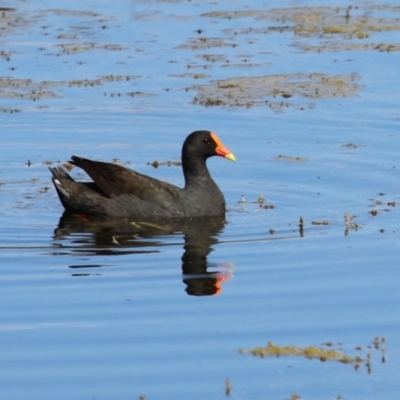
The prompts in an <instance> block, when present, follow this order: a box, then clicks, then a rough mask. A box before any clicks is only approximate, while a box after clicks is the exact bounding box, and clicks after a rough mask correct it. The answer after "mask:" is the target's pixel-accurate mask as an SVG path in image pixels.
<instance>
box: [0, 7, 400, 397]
mask: <svg viewBox="0 0 400 400" xmlns="http://www.w3.org/2000/svg"><path fill="white" fill-rule="evenodd" d="M379 4H381V3H379V2H375V3H371V4H369V5H365V4H364V3H361V2H360V3H358V8H355V7H354V8H353V9H351V10H350V11H349V12H350V17H349V18H347V20H346V17H345V16H346V10H347V6H348V4H347V3H343V4H341V3H340V4H339V3H337V2H335V4H334V5H333V6H334V7H343V8H341V9H339V10H338V11H337V13H338V14H339V15H343V16H344V17H343V18H344V20H345V21H347V22H345V24H344V25H343V26H346V27H348V26H351V23H352V18H356V17H357V16H364V15H368V17H369V18H378V17H385V18H387V19H388V20H387V21H386V22H385V23H387V24H389V25H390V26H391V27H392V28H391V29H390V30H382V29H381V32H379V31H377V30H374V29H372V28H371V30H370V31H367V27H366V26H362V29H361V28H359V31H357V32H356V33H353V35H355V36H356V35H357V34H358V35H360V33H359V32H360V30H362V32H365V31H367V33H368V37H365V38H363V39H357V38H356V37H355V36H354V37H353V38H349V37H347V36H346V35H347V33H346V34H345V35H344V36H343V35H342V34H333V33H332V30H328V29H327V28H326V26H325V28H324V29H325V30H322V31H321V30H318V29H320V27H319V25H318V24H317V27H313V29H311V28H310V26H309V25H300V22H299V20H298V19H296V18H297V17H296V18H294V17H291V15H295V16H298V15H301V14H302V12H306V14H307V15H308V18H306V17H304V18H303V19H302V20H301V21H303V22H304V21H308V22H309V21H321V18H320V16H321V14H320V13H321V12H322V11H321V10H319V9H314V8H313V9H309V8H305V7H306V6H310V5H311V4H309V3H308V2H306V1H304V2H291V1H287V2H284V3H282V5H281V6H280V7H283V8H285V9H286V10H285V12H283V13H282V12H280V11H279V12H277V11H274V13H272V14H273V15H272V16H271V12H269V13H267V14H265V13H264V14H263V13H262V12H261V11H263V12H264V11H265V10H270V9H272V7H275V6H272V5H271V4H269V3H268V2H261V1H254V2H252V3H251V4H248V3H247V4H244V3H242V2H239V1H237V2H230V3H218V2H162V1H159V2H157V1H143V2H136V1H123V2H118V4H110V3H109V2H106V1H101V2H99V1H97V2H91V1H86V0H85V1H81V2H79V3H78V2H75V1H73V2H69V3H68V4H65V5H62V7H61V6H58V8H57V9H54V4H52V2H47V1H36V2H34V3H33V2H30V1H27V2H19V1H8V2H6V4H4V7H10V8H13V9H14V11H12V10H5V11H1V10H0V15H1V12H3V17H2V20H0V28H1V29H2V30H1V32H2V34H1V36H0V39H1V41H0V43H1V48H0V52H1V51H3V52H4V53H1V55H0V79H1V81H0V82H1V85H0V108H1V109H2V110H3V111H4V112H2V113H1V126H2V133H1V138H2V141H1V142H2V144H1V146H0V154H1V159H2V173H1V175H0V182H1V186H0V196H1V200H2V209H1V212H0V285H1V290H0V300H1V303H2V304H3V307H2V309H1V311H0V337H1V340H0V348H1V354H2V357H1V361H0V369H1V372H2V373H1V374H0V387H1V391H2V397H4V398H10V399H37V398H40V399H54V398H57V399H85V398H88V399H93V398H96V399H130V398H139V396H141V395H142V396H145V397H146V398H148V399H157V398H168V399H169V398H182V399H184V398H191V399H205V398H207V399H208V398H212V399H222V398H226V397H227V396H229V397H232V398H235V399H250V398H252V399H264V398H270V399H283V398H290V397H292V398H295V397H294V396H295V395H299V396H301V398H304V399H328V398H344V399H376V398H378V397H379V398H380V399H392V398H395V397H396V396H397V388H398V386H397V378H398V374H399V369H400V339H399V337H398V331H399V329H400V318H399V314H400V313H399V311H400V294H399V291H398V290H397V286H398V285H397V283H398V280H399V278H400V273H399V272H398V270H397V267H396V266H397V264H398V253H399V244H400V241H399V238H398V232H397V226H398V202H399V189H398V185H399V179H398V171H397V170H398V165H397V158H398V157H397V155H398V154H399V150H400V148H399V147H400V144H399V143H400V142H399V140H398V135H399V124H400V112H399V109H398V104H399V97H400V95H399V93H400V90H399V81H398V65H399V62H400V60H399V53H398V51H397V50H395V49H396V45H397V44H398V43H400V36H399V29H398V28H397V24H398V18H400V9H398V7H397V8H395V7H389V6H388V5H387V4H386V5H384V6H383V5H381V6H378V5H379ZM382 4H383V3H382ZM313 5H314V6H315V5H318V4H317V3H313ZM320 5H321V6H322V5H325V6H326V5H327V4H326V2H324V3H322V2H321V3H320ZM394 6H396V4H394ZM292 7H298V8H299V10H295V12H293V10H292ZM249 10H250V11H251V10H257V13H254V12H250V13H247V14H246V15H241V16H240V17H237V16H236V15H234V16H232V15H231V16H230V18H226V15H225V14H213V15H208V13H211V12H216V11H219V12H221V11H224V12H228V11H229V12H231V11H241V12H244V11H246V12H248V11H249ZM323 12H324V13H325V14H323V15H324V17H325V19H326V20H328V21H330V23H333V22H335V23H336V24H338V21H336V20H333V19H332V18H333V16H334V15H336V14H337V13H336V12H333V11H332V9H329V8H328V9H323ZM292 13H293V14H292ZM204 14H206V15H204ZM282 14H283V16H284V17H285V18H284V19H283V20H282ZM330 18H331V20H330ZM6 19H7V20H6ZM303 22H301V23H303ZM373 22H374V23H377V22H376V20H373ZM292 26H296V27H297V29H295V30H293V29H292V28H291V27H292ZM370 26H373V24H372V23H371V24H370ZM277 27H279V29H276V28H277ZM285 27H287V28H285ZM300 28H301V29H300ZM306 28H307V29H308V30H307V32H309V33H308V35H305V34H304V29H306ZM381 28H382V27H381ZM336 30H337V31H338V32H340V30H338V29H336ZM200 31H201V32H200ZM199 32H200V33H199ZM321 32H322V33H321ZM346 32H348V30H347V31H346ZM334 42H335V43H337V42H339V43H341V45H340V46H339V45H337V44H336V45H335V46H336V48H335V49H336V50H335V51H333V50H332V46H333V44H332V43H334ZM360 43H361V44H364V45H367V46H365V50H360V49H359V48H358V47H357V46H358V45H359V44H360ZM200 44H202V45H203V46H199V45H200ZM204 44H207V46H205V45H204ZM370 44H376V46H375V48H374V47H373V46H369V45H370ZM388 44H391V45H392V46H394V47H393V49H394V50H393V51H380V50H379V49H380V48H378V47H377V46H379V45H385V46H388ZM61 45H62V46H61ZM356 45H357V46H356ZM307 46H308V47H309V46H325V47H324V48H323V51H322V50H321V49H320V51H309V50H305V48H306V47H307ZM333 47H334V46H333ZM347 48H348V49H347ZM278 74H280V75H282V76H283V75H285V77H284V80H283V81H279V82H278V83H274V85H273V89H275V88H276V90H278V91H277V92H276V94H275V97H274V94H271V92H269V91H268V90H270V89H269V87H268V90H267V85H266V87H265V88H264V87H262V88H260V87H259V83H258V81H257V84H256V85H255V86H254V80H252V79H249V78H254V77H260V76H268V77H270V76H277V75H278ZM310 74H323V76H324V79H325V78H326V79H327V81H326V82H328V81H329V82H331V86H330V87H329V88H328V89H330V90H327V86H328V85H327V84H326V85H321V86H318V87H316V86H315V85H314V84H315V82H313V81H312V80H311V79H310V80H307V76H308V75H310ZM282 76H279V78H282ZM338 76H341V78H340V80H343V79H347V78H346V77H347V76H353V78H349V79H353V81H351V80H349V81H347V80H344V81H343V82H342V81H340V82H339V78H337V77H338ZM335 77H336V78H335ZM233 78H241V79H242V80H240V84H238V83H237V82H238V81H235V85H238V86H235V85H233V84H232V82H231V81H229V83H227V82H226V79H233ZM243 78H245V79H243ZM26 79H30V80H31V81H29V82H27V81H26ZM217 80H222V81H219V83H217V91H215V90H214V89H213V90H214V92H211V93H210V92H207V91H206V90H207V87H208V86H207V87H202V88H201V89H198V88H196V87H195V86H197V85H210V84H213V85H215V82H216V81H217ZM293 81H295V84H294V85H291V83H293ZM296 82H297V83H296ZM332 82H333V83H332ZM353 84H356V85H357V86H356V87H354V88H353V89H352V90H351V91H349V92H346V93H345V94H343V93H342V92H340V93H341V95H340V96H339V97H338V96H336V94H337V93H339V92H338V91H339V89H340V90H342V89H341V86H348V87H350V86H351V85H353ZM229 85H230V86H229ZM241 85H242V86H241ZM352 87H353V86H352ZM213 88H214V86H213ZM249 88H251V90H250V89H249ZM220 89H221V91H222V92H218V90H220ZM225 89H226V90H232V92H224V90H225ZM242 89H243V90H245V91H246V90H248V92H246V96H248V98H247V97H246V98H245V103H246V104H245V105H244V103H243V104H242V103H240V104H236V102H235V100H236V99H238V98H240V96H242V95H243V94H242V95H240V96H239V94H238V93H239V92H238V91H236V90H239V91H240V90H242ZM261 89H263V90H264V89H265V91H263V90H261ZM317 89H318V90H317ZM202 90H205V92H202ZM260 92H261V94H260ZM203 93H206V96H211V95H212V96H214V95H215V96H216V97H212V98H208V100H207V101H208V103H207V104H208V106H207V107H205V106H204V105H201V104H199V103H198V102H196V100H195V97H199V96H201V95H202V94H203ZM242 93H243V92H242ZM321 93H325V94H324V96H322V95H321ZM218 96H219V97H218ZM288 96H289V97H288ZM230 99H233V102H231V100H230ZM221 101H223V102H224V103H221ZM196 129H211V130H213V131H215V132H217V133H218V135H219V136H220V138H221V139H222V141H223V142H224V144H226V145H227V146H228V147H229V148H230V149H231V150H232V151H233V152H234V153H235V155H236V157H237V160H238V161H237V162H236V163H230V162H226V161H225V160H222V159H212V160H210V161H209V168H210V170H211V172H212V175H213V177H214V178H215V180H216V181H217V182H218V184H219V186H220V187H221V189H222V191H223V192H224V194H225V197H226V200H227V205H228V213H227V220H228V223H227V224H226V225H222V226H219V227H218V229H216V230H212V231H210V232H206V229H199V231H201V232H202V235H195V234H193V233H191V234H188V232H187V231H185V229H184V228H182V229H181V231H178V232H171V230H170V229H164V230H161V231H159V230H155V231H154V230H153V231H152V232H151V233H149V232H148V231H147V233H143V231H140V232H136V233H132V232H125V231H124V229H123V228H121V227H118V228H115V227H114V228H112V229H108V230H106V231H104V230H103V231H102V233H100V234H99V233H98V232H97V233H93V232H90V231H88V229H85V228H83V227H76V226H75V229H72V228H71V227H69V228H68V229H64V230H62V229H58V224H59V219H60V217H61V215H62V211H63V210H62V206H61V204H60V203H59V200H58V198H57V195H56V193H55V191H54V189H53V187H52V184H51V181H50V173H49V171H48V169H47V165H53V166H54V165H57V164H58V163H64V162H66V161H67V160H68V159H69V157H70V156H71V155H72V154H76V155H81V156H85V157H89V158H94V159H102V160H106V161H112V160H114V159H115V158H117V159H118V162H120V163H122V164H123V165H126V166H128V167H130V168H134V169H136V170H138V171H140V172H142V173H146V174H150V175H152V176H154V177H157V178H159V179H164V180H168V181H170V182H172V183H174V184H177V185H182V182H183V180H182V174H181V170H180V168H179V167H174V166H171V167H167V166H160V167H159V168H157V169H155V168H153V167H152V166H151V165H150V164H148V163H152V162H153V161H154V160H158V161H168V160H169V161H178V160H179V155H180V147H181V144H182V141H183V139H184V138H185V136H186V135H187V134H188V133H190V132H191V131H193V130H196ZM72 174H73V175H74V176H75V177H77V178H83V174H81V173H80V172H79V171H75V170H74V171H72ZM260 195H261V196H263V198H264V203H263V204H262V205H273V206H274V208H265V207H260V205H259V203H258V199H259V196H260ZM375 211H376V213H375ZM345 214H347V215H348V216H349V217H348V219H347V223H346V221H345V218H344V216H345ZM300 217H303V219H304V226H303V229H300V227H299V220H300ZM64 226H65V225H64ZM185 233H186V236H185ZM188 237H190V239H188ZM182 257H183V258H184V260H182ZM185 257H186V258H185ZM204 257H206V258H207V264H204V262H205V260H204ZM185 260H186V261H188V260H189V261H190V262H192V263H194V265H195V266H196V268H197V269H196V268H194V269H193V268H192V269H191V268H187V264H185ZM212 294H213V295H212ZM375 338H377V339H376V340H375ZM382 338H383V339H382ZM374 340H375V343H374ZM267 342H272V343H274V344H276V345H279V346H297V347H299V348H305V347H308V346H315V347H317V348H320V349H323V350H324V349H332V348H333V349H335V350H337V351H342V352H343V353H345V354H346V355H349V356H359V357H361V358H362V361H359V362H358V363H341V362H338V361H334V360H326V361H325V362H321V361H320V360H318V359H317V360H316V359H313V360H309V359H307V358H305V357H302V356H294V355H292V356H281V357H279V358H277V357H264V358H259V357H255V356H252V355H249V354H241V353H239V352H238V350H239V349H252V348H255V347H261V346H266V344H267ZM327 343H328V344H329V346H328V345H327ZM368 354H369V355H370V356H368ZM369 357H370V358H369ZM227 379H229V383H227V381H226V380H227ZM230 386H232V388H231V389H230ZM339 396H341V397H339Z"/></svg>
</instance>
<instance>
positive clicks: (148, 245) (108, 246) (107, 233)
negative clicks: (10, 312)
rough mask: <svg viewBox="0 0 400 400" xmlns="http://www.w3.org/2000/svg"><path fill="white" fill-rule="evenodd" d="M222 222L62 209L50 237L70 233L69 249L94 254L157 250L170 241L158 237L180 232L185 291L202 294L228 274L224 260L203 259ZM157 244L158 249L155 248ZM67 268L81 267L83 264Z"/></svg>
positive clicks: (212, 289) (213, 289)
mask: <svg viewBox="0 0 400 400" xmlns="http://www.w3.org/2000/svg"><path fill="white" fill-rule="evenodd" d="M224 225H225V219H224V218H223V217H208V218H205V217H203V218H178V219H163V220H158V221H157V222H156V221H154V222H151V223H150V222H136V221H122V222H117V221H115V220H105V219H99V218H93V217H82V216H76V215H75V216H74V215H68V214H66V213H65V214H64V215H63V216H62V217H61V219H60V222H59V226H58V228H57V229H56V230H55V235H54V237H55V239H60V238H65V237H68V236H70V235H71V234H74V235H73V237H69V238H68V239H69V240H70V241H71V242H72V243H73V244H74V247H73V250H72V251H73V253H76V254H81V253H82V252H84V253H85V254H88V253H89V254H90V255H93V256H94V255H126V254H143V253H150V252H152V253H154V252H157V251H161V248H162V247H163V246H168V245H171V244H167V243H165V242H163V239H162V237H165V236H166V235H179V234H183V238H184V245H183V249H184V251H183V255H182V257H181V260H182V273H183V282H184V283H185V284H186V292H187V293H188V294H189V295H195V296H204V295H214V294H218V293H220V292H221V290H222V283H223V282H225V281H227V280H229V279H230V277H231V274H232V273H231V270H230V269H229V268H227V265H226V264H225V265H224V264H210V263H208V261H207V256H208V255H209V253H210V252H211V251H212V250H213V246H214V245H216V244H217V243H218V236H219V235H220V233H221V232H222V230H223V228H224ZM88 233H89V234H90V235H87V234H88ZM77 234H81V235H77ZM157 238H159V240H158V241H157ZM155 239H156V240H155ZM158 247H159V248H160V250H157V248H158ZM60 250H61V249H60V248H58V249H57V252H58V253H60ZM92 266H93V265H92ZM216 266H217V267H219V268H218V270H216V269H215V267H216ZM71 268H74V269H77V268H85V265H79V266H71ZM221 268H222V270H221ZM210 269H211V271H210Z"/></svg>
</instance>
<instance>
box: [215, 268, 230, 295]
mask: <svg viewBox="0 0 400 400" xmlns="http://www.w3.org/2000/svg"><path fill="white" fill-rule="evenodd" d="M215 277H216V282H215V285H214V286H215V293H214V294H213V296H217V295H218V294H220V293H221V292H222V283H223V282H226V281H229V280H230V279H231V277H232V272H231V271H223V272H217V273H216V274H215Z"/></svg>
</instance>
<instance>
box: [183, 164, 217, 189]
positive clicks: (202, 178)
mask: <svg viewBox="0 0 400 400" xmlns="http://www.w3.org/2000/svg"><path fill="white" fill-rule="evenodd" d="M182 169H183V175H184V177H185V187H188V186H193V185H196V184H199V183H201V182H214V181H213V180H212V178H211V175H210V172H209V171H208V168H207V165H206V160H205V159H204V158H200V157H197V158H193V157H192V158H190V159H188V158H187V157H182Z"/></svg>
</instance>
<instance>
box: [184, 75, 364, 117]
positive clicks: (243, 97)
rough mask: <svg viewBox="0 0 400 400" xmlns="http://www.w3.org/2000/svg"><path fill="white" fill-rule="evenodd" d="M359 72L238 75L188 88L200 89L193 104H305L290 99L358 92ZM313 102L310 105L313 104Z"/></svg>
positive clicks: (287, 105)
mask: <svg viewBox="0 0 400 400" xmlns="http://www.w3.org/2000/svg"><path fill="white" fill-rule="evenodd" d="M357 80H358V76H357V75H356V74H349V75H327V74H318V73H311V74H280V75H266V76H259V77H238V78H229V79H223V80H216V81H212V82H211V83H209V84H205V85H193V86H191V87H188V88H186V89H185V90H186V91H192V90H195V91H197V94H196V96H195V97H194V99H193V103H194V104H200V105H203V106H206V107H208V106H223V107H253V106H264V107H271V108H273V109H275V110H279V109H282V108H285V107H297V108H301V107H304V104H301V105H300V104H297V103H296V102H293V101H291V102H288V101H286V100H287V99H289V98H290V99H292V100H295V99H299V98H307V99H329V98H343V97H350V96H355V95H357V93H358V91H359V90H360V88H361V85H359V84H358V83H356V81H357ZM313 106H314V105H313V103H309V104H308V105H307V107H309V108H312V107H313Z"/></svg>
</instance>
